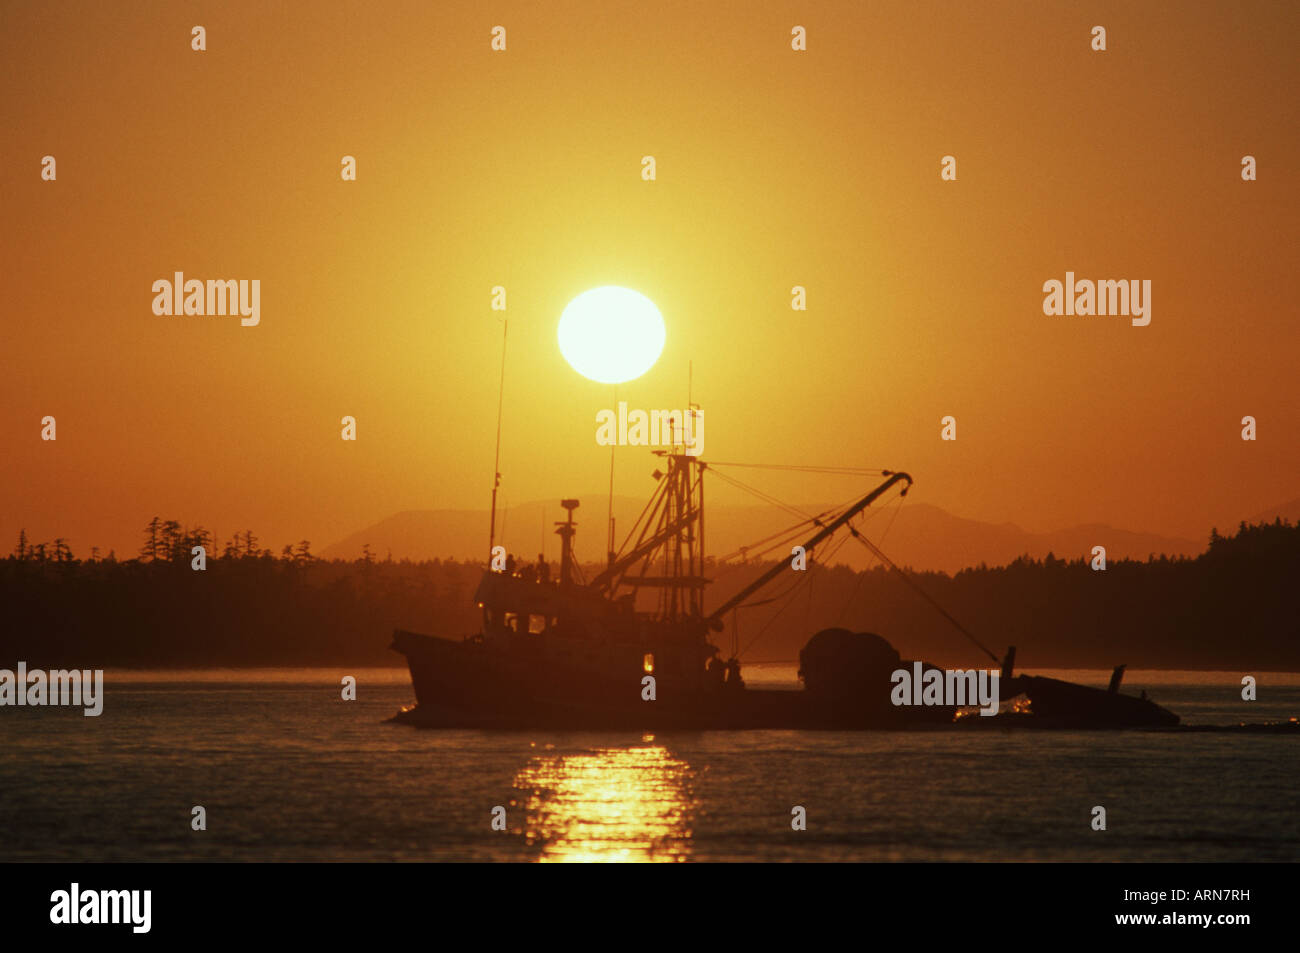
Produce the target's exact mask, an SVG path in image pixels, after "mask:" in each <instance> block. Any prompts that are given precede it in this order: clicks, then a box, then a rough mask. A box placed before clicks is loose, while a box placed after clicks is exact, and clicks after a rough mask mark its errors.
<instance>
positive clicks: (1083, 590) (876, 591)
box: [0, 519, 1300, 671]
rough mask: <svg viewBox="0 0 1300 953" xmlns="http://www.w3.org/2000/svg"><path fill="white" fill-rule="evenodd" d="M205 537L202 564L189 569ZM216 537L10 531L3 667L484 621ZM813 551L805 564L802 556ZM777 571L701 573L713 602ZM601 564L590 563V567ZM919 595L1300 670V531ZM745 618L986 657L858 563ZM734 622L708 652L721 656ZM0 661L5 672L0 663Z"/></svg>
mask: <svg viewBox="0 0 1300 953" xmlns="http://www.w3.org/2000/svg"><path fill="white" fill-rule="evenodd" d="M197 546H202V547H203V549H204V552H205V554H206V558H207V566H206V569H205V570H204V571H202V572H198V571H194V570H193V569H192V568H191V566H192V563H193V559H194V548H195V547H197ZM215 547H216V541H215V534H213V533H212V532H210V531H209V530H206V529H204V528H203V527H201V526H196V527H184V526H182V525H181V524H179V523H177V522H176V521H174V520H159V519H154V520H152V521H150V523H149V525H148V526H147V527H146V528H145V530H144V533H143V544H142V546H141V549H140V552H139V553H138V554H137V555H136V556H134V557H132V558H129V559H118V558H117V556H116V554H115V553H113V552H112V551H110V552H109V553H108V555H107V556H105V557H102V558H101V557H100V556H99V554H98V550H96V549H92V550H91V554H90V557H89V558H87V559H78V558H77V557H76V556H75V554H74V553H73V551H72V549H71V547H70V545H69V543H68V541H67V539H65V538H59V539H56V540H54V541H53V542H52V543H31V542H30V541H29V540H28V538H27V534H26V532H20V533H19V537H18V543H17V545H16V546H15V548H14V551H13V553H12V554H11V555H10V556H8V557H7V558H4V559H0V598H3V600H4V602H3V605H4V619H5V625H3V626H0V667H6V665H7V667H12V663H16V662H17V661H19V660H23V661H26V662H27V663H28V664H29V665H31V666H33V667H43V668H59V667H77V668H86V667H92V668H97V667H105V666H111V665H118V666H127V667H144V668H153V667H157V668H166V667H203V666H248V665H287V666H312V665H329V666H335V665H396V664H401V662H402V660H401V657H400V656H397V655H395V654H393V653H392V652H390V651H389V650H388V643H389V641H390V638H391V634H392V630H393V629H394V628H406V629H413V630H415V631H421V632H429V633H432V634H439V635H444V636H447V637H461V636H465V635H470V634H472V633H473V632H476V631H477V630H478V626H479V618H478V610H477V609H476V608H474V606H473V604H472V597H473V593H474V590H475V587H476V586H477V585H478V580H479V577H480V575H481V573H482V571H483V568H484V567H483V564H482V563H479V562H473V561H464V560H462V561H457V560H453V559H448V560H438V559H433V560H423V561H418V562H413V561H410V560H406V559H403V560H396V561H395V560H393V559H392V557H391V554H390V555H389V557H388V558H387V559H384V560H378V559H376V558H375V557H374V555H373V553H371V552H370V549H369V547H368V546H367V547H366V548H365V549H364V555H363V556H362V557H361V558H359V559H355V560H322V559H319V558H317V557H316V556H313V555H312V553H311V544H310V542H309V541H307V540H302V541H300V542H299V543H297V544H296V545H286V546H284V547H283V548H282V549H281V550H280V552H279V554H278V555H277V554H276V553H274V552H273V551H272V550H271V549H269V548H265V547H263V546H262V545H261V543H260V541H259V540H258V538H257V537H256V536H255V535H254V534H253V533H252V532H251V531H244V532H241V533H236V534H234V535H233V536H230V537H229V538H228V539H227V541H226V542H225V543H224V544H223V545H222V546H221V551H220V553H219V554H214V553H213V552H212V550H213V549H214V548H215ZM813 555H814V557H815V554H813ZM770 565H771V563H748V564H735V563H725V564H718V563H716V562H714V561H709V562H707V563H706V571H707V573H708V575H709V577H710V578H712V579H713V580H714V584H713V585H712V586H711V587H710V589H709V594H708V598H709V602H710V603H712V604H713V605H717V604H718V603H719V602H721V601H722V600H723V599H725V598H727V597H728V596H729V595H731V594H732V593H734V592H736V591H738V590H739V589H740V587H741V586H743V585H745V584H746V583H748V582H749V581H750V580H751V579H753V578H755V577H756V576H757V575H758V574H759V573H760V572H762V571H764V570H765V569H766V568H767V567H768V566H770ZM591 568H592V569H593V571H598V570H597V567H591ZM909 575H910V576H911V578H912V579H913V580H914V582H915V583H916V584H918V585H919V586H920V587H921V588H922V589H923V590H925V592H927V593H928V594H929V595H930V596H932V597H933V598H934V599H935V600H936V601H938V602H939V603H940V604H941V605H943V606H944V607H945V608H946V609H947V610H948V611H949V612H950V613H952V614H953V615H954V616H955V617H956V618H957V619H959V620H961V622H962V624H963V625H964V626H965V627H966V628H967V629H969V630H970V631H972V632H973V633H975V634H976V635H977V636H978V637H979V638H980V640H981V641H982V642H984V644H986V645H988V646H989V647H990V648H991V649H993V650H994V651H995V652H997V653H1001V652H1002V651H1003V650H1004V649H1005V648H1006V646H1007V645H1016V646H1017V649H1018V659H1019V663H1020V664H1021V665H1022V666H1024V667H1026V668H1029V669H1032V668H1034V667H1038V668H1045V667H1096V668H1108V667H1110V666H1111V665H1114V664H1118V663H1121V662H1123V663H1127V664H1129V665H1130V666H1132V667H1134V668H1144V667H1145V668H1188V669H1211V668H1226V669H1231V670H1236V669H1245V670H1250V669H1258V670H1268V669H1274V670H1284V671H1300V611H1298V609H1300V597H1298V596H1297V582H1300V526H1293V525H1291V524H1290V523H1288V522H1284V521H1282V520H1280V519H1279V520H1277V521H1275V522H1273V523H1262V524H1256V525H1247V524H1245V523H1242V524H1241V525H1240V526H1239V527H1238V530H1237V532H1236V533H1235V534H1234V535H1231V536H1221V535H1219V533H1218V532H1217V530H1214V531H1211V534H1210V538H1209V545H1208V547H1207V549H1206V551H1205V552H1203V553H1202V554H1201V555H1199V556H1197V557H1195V558H1188V557H1177V558H1172V559H1171V558H1169V557H1165V556H1161V557H1155V558H1150V559H1148V560H1146V561H1140V560H1118V561H1113V562H1111V563H1109V565H1108V566H1107V568H1106V569H1105V570H1104V571H1094V570H1092V568H1091V567H1090V564H1089V558H1088V557H1087V556H1080V558H1078V559H1071V560H1066V559H1061V558H1058V557H1056V556H1055V555H1053V554H1050V553H1049V554H1048V555H1047V556H1046V557H1045V558H1043V559H1031V558H1028V557H1021V558H1019V559H1016V560H1013V561H1012V562H1011V563H1009V564H1007V565H1005V566H996V567H989V566H986V565H980V566H978V567H973V568H969V569H963V570H961V571H960V572H957V573H956V574H953V575H949V574H947V573H942V572H910V571H909ZM755 600H756V604H753V605H749V606H742V608H741V609H740V610H739V612H740V614H739V618H738V627H737V632H736V641H737V644H738V646H739V647H740V648H741V650H742V658H743V659H745V660H748V661H754V660H774V661H775V660H782V661H786V660H794V659H795V658H797V655H798V651H799V649H800V648H801V647H802V646H803V644H804V643H805V642H806V641H807V640H808V639H809V638H810V637H811V636H812V634H813V633H814V632H816V631H818V630H820V629H823V628H829V627H832V626H842V627H845V628H850V629H853V630H855V631H871V632H875V633H877V634H879V635H882V636H884V637H885V638H886V639H888V640H889V641H890V642H891V643H893V645H894V646H895V647H896V648H898V649H899V650H900V652H902V653H903V655H904V656H905V657H920V658H925V659H927V660H929V661H931V662H934V663H936V664H940V665H949V666H963V667H966V666H972V665H976V664H988V662H989V660H988V659H987V658H986V657H985V656H983V655H982V654H981V653H980V652H979V650H978V649H976V648H975V647H974V646H972V645H971V644H970V643H969V642H967V641H966V640H965V639H964V637H963V636H962V635H960V634H959V633H958V632H957V631H956V630H955V629H954V628H953V627H951V626H950V625H949V624H948V623H947V622H946V621H945V620H944V619H943V618H942V617H941V616H940V615H939V614H938V613H937V612H935V611H934V609H933V608H932V607H931V606H929V605H927V604H926V603H925V602H924V601H923V600H922V599H921V598H919V597H918V596H917V594H916V593H915V592H913V591H912V590H911V589H910V588H909V587H908V586H906V585H905V584H904V583H903V581H902V580H900V579H899V578H898V576H897V575H896V574H895V573H894V572H893V571H892V570H889V569H887V568H885V567H883V566H877V567H874V568H872V569H869V570H865V571H862V572H854V571H853V570H851V569H849V568H847V567H844V566H831V567H825V566H822V565H820V564H818V563H817V562H816V560H815V558H814V559H813V560H812V561H811V562H810V563H809V568H808V570H807V571H805V572H797V573H796V572H790V573H787V574H785V576H782V577H779V578H778V581H777V582H775V583H774V584H773V586H772V588H771V590H770V591H769V590H764V591H762V592H760V593H759V594H757V595H756V596H755ZM731 638H732V636H731V626H730V624H728V626H727V631H726V632H724V633H718V634H717V635H716V636H715V638H714V641H715V642H716V643H717V644H719V646H720V647H721V648H722V649H723V650H724V653H726V652H727V651H729V649H730V643H731ZM4 659H8V660H9V663H5V662H4V661H3V660H4Z"/></svg>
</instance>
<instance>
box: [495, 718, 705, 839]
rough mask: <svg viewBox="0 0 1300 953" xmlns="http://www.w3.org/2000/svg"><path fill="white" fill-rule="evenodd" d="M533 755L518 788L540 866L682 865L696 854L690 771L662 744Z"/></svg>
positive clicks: (527, 832) (517, 780)
mask: <svg viewBox="0 0 1300 953" xmlns="http://www.w3.org/2000/svg"><path fill="white" fill-rule="evenodd" d="M645 740H646V741H647V742H649V743H648V744H646V745H645V746H641V747H632V748H596V749H594V750H591V751H586V752H583V753H582V754H571V755H547V756H539V757H534V758H533V759H532V760H531V761H530V762H529V763H528V765H527V767H525V768H524V769H523V770H521V771H520V772H519V773H518V774H517V775H516V776H515V781H514V785H515V788H516V789H517V790H518V791H519V800H520V801H521V802H522V803H523V804H524V808H525V810H524V815H525V820H524V827H523V834H524V839H525V842H526V843H527V844H528V846H529V847H533V848H540V849H541V855H540V857H539V858H538V859H539V860H542V861H567V862H580V863H581V862H610V861H660V862H673V861H682V860H686V859H688V858H689V857H690V853H691V823H692V816H693V813H694V807H695V802H694V798H693V796H692V795H691V793H690V779H691V769H690V765H688V764H686V762H684V761H679V760H678V759H676V758H674V757H673V756H672V755H671V754H670V753H669V751H668V749H667V748H664V747H663V746H661V745H655V744H653V740H654V739H653V737H652V736H647V737H646V739H645Z"/></svg>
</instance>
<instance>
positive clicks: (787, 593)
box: [732, 536, 849, 658]
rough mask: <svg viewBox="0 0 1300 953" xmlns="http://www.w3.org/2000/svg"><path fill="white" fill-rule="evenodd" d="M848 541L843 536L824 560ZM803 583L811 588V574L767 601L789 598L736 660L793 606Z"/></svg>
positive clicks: (738, 654)
mask: <svg viewBox="0 0 1300 953" xmlns="http://www.w3.org/2000/svg"><path fill="white" fill-rule="evenodd" d="M848 539H849V538H848V537H847V536H843V537H841V538H840V541H839V543H838V544H837V545H836V546H835V547H834V548H833V549H832V550H831V551H830V552H829V553H827V554H826V559H827V561H829V560H830V559H831V558H832V557H834V556H835V554H836V553H838V552H839V551H840V548H841V547H842V546H843V545H844V544H845V543H846V542H848ZM805 583H806V584H807V585H808V586H809V587H811V586H812V574H811V572H809V573H808V574H807V575H805V577H804V578H802V579H800V580H799V581H798V582H796V583H795V584H794V585H793V586H791V587H790V588H789V589H787V590H786V591H785V592H783V593H781V595H778V596H774V597H773V598H772V599H771V600H768V601H769V602H770V601H774V600H775V599H780V598H782V596H789V598H788V599H787V601H786V603H785V605H783V606H782V607H781V608H780V609H778V610H776V612H775V613H773V615H772V616H771V617H770V618H769V619H768V620H767V622H765V623H763V627H762V628H761V629H759V630H758V632H757V633H756V634H755V635H754V637H753V638H752V639H750V640H749V641H748V642H746V643H745V647H744V648H743V649H741V650H740V651H739V652H737V653H736V657H737V658H739V657H740V656H742V655H744V654H745V653H746V652H748V651H749V650H750V649H751V648H752V647H753V646H754V644H755V643H756V642H758V640H759V639H761V638H762V637H763V635H764V634H765V633H766V632H767V630H768V629H769V628H770V627H771V626H772V623H773V622H775V621H776V620H777V619H779V618H780V617H781V616H782V615H783V614H784V613H785V611H786V610H787V609H789V608H790V607H791V606H792V605H794V602H795V596H796V594H797V590H798V588H799V587H800V586H801V585H804V584H805ZM757 604H758V605H762V603H757ZM742 608H744V606H736V609H742ZM732 611H735V610H732Z"/></svg>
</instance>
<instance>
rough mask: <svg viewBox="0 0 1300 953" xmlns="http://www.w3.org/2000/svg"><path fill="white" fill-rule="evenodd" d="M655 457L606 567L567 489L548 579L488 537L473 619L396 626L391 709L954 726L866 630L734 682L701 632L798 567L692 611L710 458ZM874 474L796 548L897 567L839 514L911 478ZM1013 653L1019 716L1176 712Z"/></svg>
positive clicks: (1137, 722) (438, 721)
mask: <svg viewBox="0 0 1300 953" xmlns="http://www.w3.org/2000/svg"><path fill="white" fill-rule="evenodd" d="M653 453H654V454H656V455H657V456H658V457H659V459H660V465H659V466H658V467H657V468H656V469H655V471H654V473H653V476H654V478H655V480H656V481H657V486H656V489H655V491H654V493H653V494H652V496H651V498H650V500H649V502H648V503H647V504H646V507H645V509H644V510H643V511H642V513H641V515H640V516H639V517H638V519H637V521H636V523H635V524H634V526H633V528H632V530H631V531H629V533H628V534H627V537H626V539H625V541H624V543H623V545H622V547H621V548H620V549H619V550H618V551H611V552H610V554H609V559H608V564H607V565H606V566H605V567H604V568H603V569H601V570H600V571H599V572H593V575H592V578H590V579H587V578H585V576H584V573H583V568H582V566H580V565H579V562H578V560H577V559H576V558H575V555H574V538H575V536H576V533H577V529H578V524H577V522H576V521H575V519H574V513H575V511H576V510H577V509H578V508H579V501H578V500H576V499H566V500H563V501H562V502H561V506H562V507H563V508H564V510H565V511H566V519H565V520H564V521H562V522H559V523H557V524H556V526H555V532H556V533H557V534H558V535H559V537H560V543H561V546H560V549H561V555H560V565H559V572H558V574H557V575H555V576H552V574H551V572H550V568H549V566H548V565H547V564H546V563H544V562H539V563H538V564H537V565H535V566H532V565H528V566H523V567H518V566H515V565H513V562H512V561H508V560H507V559H506V558H505V553H504V549H502V548H500V547H495V548H494V551H493V556H492V560H491V563H490V565H489V567H488V568H487V569H485V571H484V573H483V576H482V579H481V580H480V582H479V585H478V588H477V590H476V592H475V595H474V601H475V603H476V605H477V607H478V609H479V610H480V611H481V614H482V625H481V628H480V629H479V631H477V632H474V633H472V634H469V635H466V636H463V637H446V636H435V635H427V634H421V633H416V632H410V631H406V630H397V631H396V632H395V633H394V636H393V644H392V648H393V649H394V650H396V651H397V652H399V653H401V654H402V655H404V656H405V657H406V659H407V663H408V665H409V668H410V672H411V681H412V684H413V686H414V689H415V696H416V704H415V705H414V706H413V707H411V708H409V709H404V710H403V711H402V712H401V713H400V714H399V715H398V716H397V720H399V721H402V722H408V723H411V724H415V725H419V726H423V727H434V728H517V729H535V728H556V729H595V730H604V729H637V730H663V729H671V728H680V729H829V730H859V729H873V728H875V729H898V728H913V727H934V726H943V725H952V724H953V722H954V720H955V716H956V715H957V714H958V708H959V706H958V705H956V704H944V703H942V702H940V703H935V704H925V705H900V704H898V703H897V700H896V699H895V698H894V697H893V696H894V693H893V691H892V689H893V688H894V681H893V676H894V674H895V673H896V672H898V671H899V670H908V671H911V670H913V669H914V666H916V665H919V666H920V668H919V669H916V670H917V671H918V672H930V671H934V670H936V669H937V667H936V666H933V665H930V664H928V663H926V662H923V661H915V660H907V659H903V658H901V657H900V655H899V653H898V652H897V651H896V650H895V649H894V648H893V646H891V645H890V644H889V643H888V642H887V641H885V640H884V639H883V638H881V637H879V636H877V635H873V634H871V633H854V632H849V631H847V630H843V629H828V630H824V631H822V632H818V633H816V634H815V635H814V636H813V637H812V638H811V639H810V640H809V641H808V643H807V644H806V645H805V647H804V649H803V650H802V651H801V653H800V671H799V676H800V679H801V682H802V687H801V688H800V689H797V690H785V689H779V688H754V687H750V686H748V685H746V684H745V681H744V679H743V677H742V674H741V664H740V660H739V658H738V657H737V653H733V654H731V655H730V657H727V658H723V654H722V651H721V650H720V649H719V647H718V646H717V645H716V644H715V642H714V639H715V638H716V637H717V633H719V632H722V631H723V630H724V620H725V619H726V618H727V617H728V614H729V613H733V612H734V611H735V610H736V609H737V608H739V607H741V606H742V605H744V604H745V603H746V601H747V600H749V599H750V598H751V597H753V596H754V595H755V594H756V593H758V592H759V590H761V589H763V588H764V587H765V586H768V585H770V584H771V583H772V582H773V580H775V579H776V578H777V577H778V576H780V575H782V574H783V573H789V572H796V571H798V569H797V567H795V566H793V565H792V563H793V562H794V560H788V559H787V560H782V561H779V562H777V563H776V564H774V565H773V566H772V567H771V568H769V569H768V570H767V571H765V572H763V573H762V574H760V575H759V576H758V577H757V578H756V579H754V580H753V581H752V582H750V583H749V584H748V585H746V586H744V587H743V588H742V589H741V590H740V591H739V592H737V593H736V594H734V595H732V596H731V597H730V598H728V599H726V600H724V601H722V602H721V603H720V604H719V605H717V606H716V607H715V608H712V609H711V610H708V609H706V606H705V593H706V590H707V587H708V585H709V584H710V581H711V580H710V579H708V578H707V577H706V575H705V560H704V525H705V524H704V476H705V474H706V473H707V472H708V471H709V469H710V467H709V464H708V463H706V462H705V461H703V460H702V459H700V458H699V457H698V456H695V455H692V454H688V453H686V452H685V450H684V448H681V447H674V448H669V449H660V450H655V451H653ZM879 472H880V474H881V475H882V476H883V477H884V479H883V482H881V483H880V484H879V485H878V486H876V487H875V488H874V489H872V490H871V491H870V492H869V493H867V494H866V495H864V496H863V497H862V498H861V499H858V500H857V501H856V502H854V503H852V504H850V505H848V506H846V507H844V508H842V509H841V510H839V511H838V512H834V513H828V514H823V515H820V516H817V517H812V518H811V519H810V521H809V522H810V523H811V524H812V526H813V527H814V528H815V531H813V532H812V533H811V535H810V536H808V538H807V539H806V540H804V542H803V544H802V548H803V551H804V552H806V553H812V552H813V551H814V550H815V549H816V548H817V547H818V546H820V545H822V544H823V543H825V542H826V541H827V540H828V539H830V538H831V537H832V536H834V535H835V534H836V533H837V532H839V531H841V530H845V531H847V532H848V533H850V534H851V535H852V536H853V537H854V538H857V539H860V540H862V541H864V544H865V545H867V546H868V547H870V548H871V549H873V550H875V551H876V552H877V553H878V554H879V555H880V556H881V557H882V558H884V559H885V560H886V562H887V564H888V565H890V566H891V568H894V569H895V570H897V571H898V572H900V573H903V571H902V570H901V569H899V568H898V567H897V566H895V565H894V564H893V563H892V561H889V560H888V558H887V557H884V554H883V553H879V550H878V549H877V548H876V547H875V546H874V545H873V544H871V543H870V542H869V541H866V540H865V537H862V536H861V534H860V533H858V531H857V530H856V529H855V528H854V527H853V525H852V520H853V519H854V518H855V517H857V516H858V515H859V514H861V513H862V512H863V511H864V510H866V509H867V508H868V507H870V506H871V505H872V504H873V503H875V502H876V501H877V500H879V499H880V498H882V497H883V496H885V495H886V494H887V493H890V492H891V491H893V490H895V489H896V490H897V491H898V493H899V495H900V496H902V495H906V493H907V490H908V489H909V488H910V487H911V485H912V477H911V476H910V475H909V474H907V473H903V472H892V471H887V470H886V471H879ZM493 525H495V506H494V523H493ZM610 548H611V550H612V549H613V546H612V545H611V547H610ZM904 578H905V579H907V577H906V574H904ZM909 584H911V585H914V586H915V584H914V583H912V582H911V581H910V580H909ZM918 591H919V590H918ZM922 595H924V593H922ZM927 598H928V597H927ZM931 601H933V600H931ZM936 608H939V609H940V611H941V612H942V613H943V614H944V615H945V616H947V617H948V618H949V619H950V620H951V621H953V622H954V624H957V625H958V627H959V628H960V624H959V623H956V620H953V619H952V617H951V616H950V615H949V614H948V613H947V612H946V611H944V610H943V609H942V608H941V607H938V606H937V604H936ZM732 619H733V621H734V615H733V616H732ZM963 631H965V630H964V629H963ZM967 634H968V635H969V633H967ZM972 638H973V637H972ZM977 644H979V643H978V641H977ZM981 648H983V646H982V645H981ZM985 651H986V652H987V651H988V650H987V649H985ZM990 654H991V653H990ZM993 659H994V662H995V663H996V662H997V661H998V659H997V657H996V656H993ZM1013 662H1014V649H1013V650H1011V652H1009V653H1008V656H1007V658H1006V659H1005V660H1003V664H1002V672H1001V674H1002V676H1003V682H1004V685H1005V689H1006V690H1009V691H1008V692H1007V697H1009V696H1010V694H1014V693H1023V694H1024V695H1025V696H1027V698H1028V699H1029V705H1028V706H1022V707H1021V713H1022V714H1023V712H1024V709H1025V708H1028V709H1029V711H1030V712H1031V713H1032V714H1031V715H1030V716H1029V717H1030V720H1031V721H1033V722H1034V723H1038V724H1043V725H1054V724H1060V725H1061V726H1063V727H1064V726H1069V727H1079V726H1097V727H1102V726H1104V727H1128V726H1143V725H1164V724H1169V723H1170V722H1169V719H1172V720H1173V721H1172V723H1175V724H1176V723H1177V716H1174V715H1172V714H1170V713H1169V712H1166V711H1165V710H1164V709H1161V708H1159V707H1158V706H1156V705H1154V703H1151V702H1148V701H1147V700H1145V699H1136V698H1132V697H1131V696H1124V695H1120V694H1119V693H1118V680H1117V679H1116V680H1114V681H1113V683H1112V686H1111V689H1112V690H1111V691H1109V692H1100V691H1099V690H1096V689H1091V688H1088V687H1087V686H1081V685H1073V684H1072V683H1068V682H1062V681H1060V680H1057V679H1050V678H1043V677H1036V676H1014V675H1013V673H1012V665H1013ZM940 674H942V673H940ZM1022 720H1023V719H1022Z"/></svg>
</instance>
